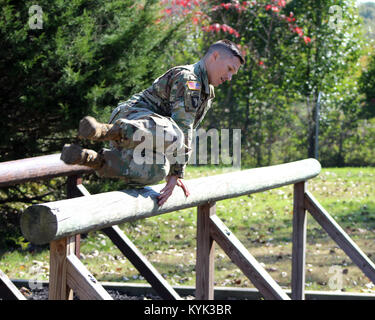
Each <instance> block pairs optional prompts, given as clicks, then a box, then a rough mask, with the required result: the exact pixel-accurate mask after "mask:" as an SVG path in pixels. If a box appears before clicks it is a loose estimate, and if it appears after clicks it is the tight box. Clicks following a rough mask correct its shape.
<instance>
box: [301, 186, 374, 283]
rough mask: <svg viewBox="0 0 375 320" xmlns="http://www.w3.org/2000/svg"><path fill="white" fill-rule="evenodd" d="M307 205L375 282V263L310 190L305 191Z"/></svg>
mask: <svg viewBox="0 0 375 320" xmlns="http://www.w3.org/2000/svg"><path fill="white" fill-rule="evenodd" d="M305 207H306V209H307V210H308V211H309V212H310V213H311V215H312V216H313V217H314V218H315V220H316V221H317V222H318V223H319V224H320V225H321V226H322V228H323V229H324V230H325V231H326V232H327V233H328V234H329V235H330V237H331V238H332V239H333V240H334V241H335V242H336V243H337V244H338V245H339V247H340V248H341V249H342V250H343V251H344V252H345V253H346V254H347V255H348V256H349V257H350V259H352V261H353V262H354V263H355V264H356V265H357V266H358V267H359V268H360V269H361V270H362V271H363V273H364V274H365V275H366V276H367V277H368V278H369V279H370V280H371V281H372V282H373V283H375V264H374V263H373V262H372V261H371V260H370V259H369V258H368V257H367V256H366V255H365V253H364V252H363V251H362V250H361V249H360V248H359V247H358V246H357V244H356V243H355V242H354V241H353V240H352V239H351V238H350V237H349V236H348V234H347V233H346V232H345V231H344V230H343V229H342V228H341V227H340V226H339V225H338V223H337V222H336V221H335V220H334V219H333V218H332V217H331V216H330V215H329V213H328V212H327V211H326V210H325V209H324V208H323V207H322V206H321V205H320V203H319V202H318V201H317V200H316V199H315V198H314V196H313V195H312V194H311V193H310V192H308V191H306V193H305Z"/></svg>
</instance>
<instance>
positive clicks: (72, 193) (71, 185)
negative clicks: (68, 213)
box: [66, 175, 82, 259]
mask: <svg viewBox="0 0 375 320" xmlns="http://www.w3.org/2000/svg"><path fill="white" fill-rule="evenodd" d="M66 182H67V186H66V196H67V198H68V199H71V198H77V197H81V196H82V194H81V192H80V190H79V188H78V186H80V185H82V177H81V176H79V175H73V176H68V179H67V181H66ZM80 251H81V235H80V234H76V235H75V255H76V256H77V258H78V259H79V258H80Z"/></svg>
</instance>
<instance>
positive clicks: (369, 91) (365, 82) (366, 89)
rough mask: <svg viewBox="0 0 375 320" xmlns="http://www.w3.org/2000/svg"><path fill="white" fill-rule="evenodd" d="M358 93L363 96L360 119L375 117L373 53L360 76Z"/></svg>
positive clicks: (374, 66) (374, 59) (374, 55)
mask: <svg viewBox="0 0 375 320" xmlns="http://www.w3.org/2000/svg"><path fill="white" fill-rule="evenodd" d="M360 91H361V93H362V94H364V99H363V111H362V114H361V115H362V117H363V118H371V117H375V53H374V54H373V55H372V56H371V58H370V60H369V63H368V65H367V67H366V70H364V71H363V73H362V75H361V78H360Z"/></svg>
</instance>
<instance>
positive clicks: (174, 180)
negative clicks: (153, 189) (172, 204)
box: [158, 175, 190, 206]
mask: <svg viewBox="0 0 375 320" xmlns="http://www.w3.org/2000/svg"><path fill="white" fill-rule="evenodd" d="M176 185H178V186H179V187H181V188H182V190H184V193H185V196H186V197H188V196H189V195H190V192H189V191H188V189H187V188H186V186H185V185H184V183H183V182H182V181H181V179H179V178H178V177H177V176H173V175H172V176H168V177H167V184H166V186H165V187H164V188H163V189H161V190H160V196H158V200H159V201H158V205H159V206H162V205H163V204H164V203H165V202H166V201H167V200H168V198H169V197H170V196H171V195H172V193H173V190H174V188H175V186H176Z"/></svg>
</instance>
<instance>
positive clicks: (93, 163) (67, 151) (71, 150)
mask: <svg viewBox="0 0 375 320" xmlns="http://www.w3.org/2000/svg"><path fill="white" fill-rule="evenodd" d="M60 159H61V160H62V161H64V162H65V163H66V164H80V165H84V166H88V167H90V168H93V169H95V170H98V169H100V168H101V167H102V166H103V164H104V157H103V155H101V154H100V153H97V152H96V151H94V150H90V149H82V148H81V147H80V146H79V145H78V144H66V145H64V147H63V150H62V152H61V156H60Z"/></svg>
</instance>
